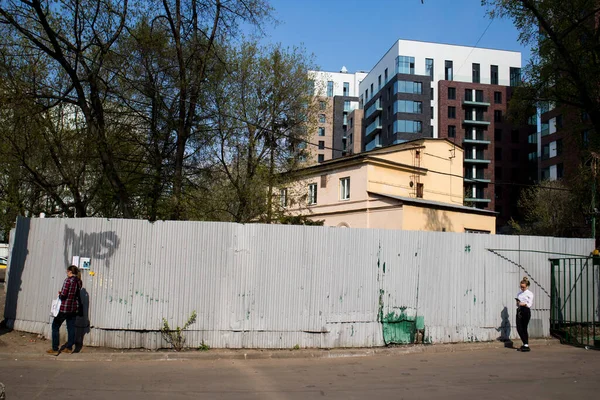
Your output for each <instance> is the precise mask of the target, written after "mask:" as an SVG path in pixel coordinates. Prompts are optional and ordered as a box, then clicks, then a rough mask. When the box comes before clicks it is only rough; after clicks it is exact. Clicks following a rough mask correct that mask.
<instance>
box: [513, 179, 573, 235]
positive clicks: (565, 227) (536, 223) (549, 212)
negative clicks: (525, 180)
mask: <svg viewBox="0 0 600 400" xmlns="http://www.w3.org/2000/svg"><path fill="white" fill-rule="evenodd" d="M518 206H519V208H520V209H521V212H522V214H523V220H522V221H521V222H518V221H515V220H514V219H511V220H510V221H509V225H510V226H511V227H512V228H513V229H514V231H515V233H517V234H522V235H539V236H556V237H581V236H585V231H584V229H582V227H583V220H584V212H583V210H582V209H581V202H578V201H577V196H576V194H575V193H574V192H573V191H571V190H570V189H568V188H567V186H566V185H565V184H564V183H563V182H561V181H544V182H542V183H540V184H539V185H536V186H533V187H529V188H526V189H523V190H522V191H521V198H520V199H519V201H518Z"/></svg>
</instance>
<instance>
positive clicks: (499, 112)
mask: <svg viewBox="0 0 600 400" xmlns="http://www.w3.org/2000/svg"><path fill="white" fill-rule="evenodd" d="M494 122H502V110H494Z"/></svg>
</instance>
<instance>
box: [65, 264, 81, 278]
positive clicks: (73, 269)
mask: <svg viewBox="0 0 600 400" xmlns="http://www.w3.org/2000/svg"><path fill="white" fill-rule="evenodd" d="M67 271H71V272H72V273H73V275H75V276H77V275H79V268H77V266H76V265H70V266H69V267H68V268H67Z"/></svg>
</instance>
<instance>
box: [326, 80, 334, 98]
mask: <svg viewBox="0 0 600 400" xmlns="http://www.w3.org/2000/svg"><path fill="white" fill-rule="evenodd" d="M327 97H333V81H327Z"/></svg>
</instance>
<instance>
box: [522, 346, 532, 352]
mask: <svg viewBox="0 0 600 400" xmlns="http://www.w3.org/2000/svg"><path fill="white" fill-rule="evenodd" d="M521 351H531V349H530V348H529V346H521Z"/></svg>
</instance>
